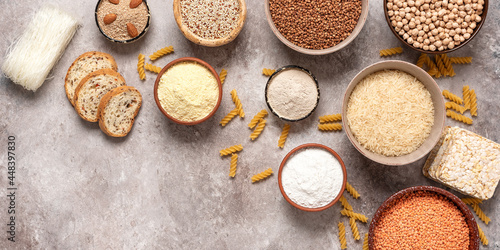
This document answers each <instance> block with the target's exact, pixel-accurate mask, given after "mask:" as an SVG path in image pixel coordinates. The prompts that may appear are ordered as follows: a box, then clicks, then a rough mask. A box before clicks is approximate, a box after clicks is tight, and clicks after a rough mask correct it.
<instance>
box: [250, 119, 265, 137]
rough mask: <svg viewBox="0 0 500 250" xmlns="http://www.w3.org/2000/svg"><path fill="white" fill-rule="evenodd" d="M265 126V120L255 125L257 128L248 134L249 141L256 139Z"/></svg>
mask: <svg viewBox="0 0 500 250" xmlns="http://www.w3.org/2000/svg"><path fill="white" fill-rule="evenodd" d="M265 126H266V120H264V119H261V120H260V122H259V124H257V127H256V128H255V130H254V131H253V132H252V134H250V139H252V141H253V140H255V139H257V137H259V135H260V134H261V133H262V131H263V130H264V127H265Z"/></svg>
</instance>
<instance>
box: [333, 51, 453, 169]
mask: <svg viewBox="0 0 500 250" xmlns="http://www.w3.org/2000/svg"><path fill="white" fill-rule="evenodd" d="M385 69H396V70H401V71H404V72H406V73H408V74H410V75H413V76H415V77H416V78H417V79H418V80H420V82H422V84H423V85H424V86H425V87H426V88H427V90H428V91H429V93H430V94H431V99H432V103H433V104H434V125H433V126H432V128H431V132H430V135H429V137H427V139H426V140H425V141H424V142H423V144H422V145H420V147H419V148H417V150H415V151H413V152H412V153H409V154H406V155H401V156H385V155H381V154H377V153H374V152H371V151H369V150H368V149H366V148H365V147H363V146H362V145H361V144H360V143H359V142H358V141H357V140H356V137H354V135H353V134H352V132H351V129H350V127H349V125H348V120H347V104H348V103H349V98H350V96H351V93H352V91H353V90H354V88H355V87H356V85H357V84H358V83H359V82H360V81H361V80H362V79H363V78H365V77H366V76H368V75H370V74H372V73H375V72H377V71H381V70H385ZM444 121H445V106H444V99H443V96H442V94H441V90H440V89H439V86H438V85H437V84H436V82H435V81H434V79H433V78H432V77H431V76H430V75H429V74H427V72H425V71H424V70H423V69H421V68H419V67H417V66H416V65H414V64H411V63H407V62H404V61H397V60H390V61H382V62H378V63H375V64H372V65H370V66H368V67H366V68H365V69H363V70H361V72H359V73H358V74H357V75H356V76H355V77H354V79H353V80H352V81H351V82H350V83H349V85H348V86H347V90H346V92H345V94H344V100H343V103H342V126H343V127H344V131H345V132H346V134H347V137H348V138H349V141H351V143H352V145H354V147H355V148H356V149H357V150H358V151H359V152H360V153H361V154H362V155H364V156H366V157H367V158H369V159H370V160H372V161H375V162H378V163H381V164H384V165H393V166H398V165H406V164H410V163H412V162H415V161H417V160H419V159H421V158H422V157H424V156H425V155H427V154H428V153H429V152H430V151H431V150H432V148H433V147H434V146H435V145H436V143H437V142H438V141H439V138H440V137H441V133H442V131H443V129H444Z"/></svg>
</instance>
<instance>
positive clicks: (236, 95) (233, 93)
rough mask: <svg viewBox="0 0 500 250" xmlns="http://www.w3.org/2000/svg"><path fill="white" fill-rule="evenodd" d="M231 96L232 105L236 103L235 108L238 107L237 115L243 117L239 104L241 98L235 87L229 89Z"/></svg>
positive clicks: (243, 113) (241, 107)
mask: <svg viewBox="0 0 500 250" xmlns="http://www.w3.org/2000/svg"><path fill="white" fill-rule="evenodd" d="M231 98H232V99H233V102H234V105H236V108H237V109H238V115H240V117H245V112H244V111H243V105H242V104H241V100H240V98H239V97H238V94H237V93H236V89H233V90H231Z"/></svg>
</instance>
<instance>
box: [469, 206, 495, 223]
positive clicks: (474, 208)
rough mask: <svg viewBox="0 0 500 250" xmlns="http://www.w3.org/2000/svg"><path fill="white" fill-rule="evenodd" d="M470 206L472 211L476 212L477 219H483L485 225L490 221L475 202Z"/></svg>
mask: <svg viewBox="0 0 500 250" xmlns="http://www.w3.org/2000/svg"><path fill="white" fill-rule="evenodd" d="M470 206H471V207H472V209H473V210H474V212H476V214H477V217H479V219H481V220H482V221H484V223H485V224H486V225H488V223H490V221H491V219H490V218H489V217H488V216H486V214H485V213H484V212H483V210H481V208H480V207H479V205H478V204H477V203H472V204H470Z"/></svg>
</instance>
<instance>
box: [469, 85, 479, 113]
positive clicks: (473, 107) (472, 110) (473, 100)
mask: <svg viewBox="0 0 500 250" xmlns="http://www.w3.org/2000/svg"><path fill="white" fill-rule="evenodd" d="M470 114H471V115H472V116H477V97H476V91H474V90H473V89H472V90H471V91H470Z"/></svg>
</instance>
